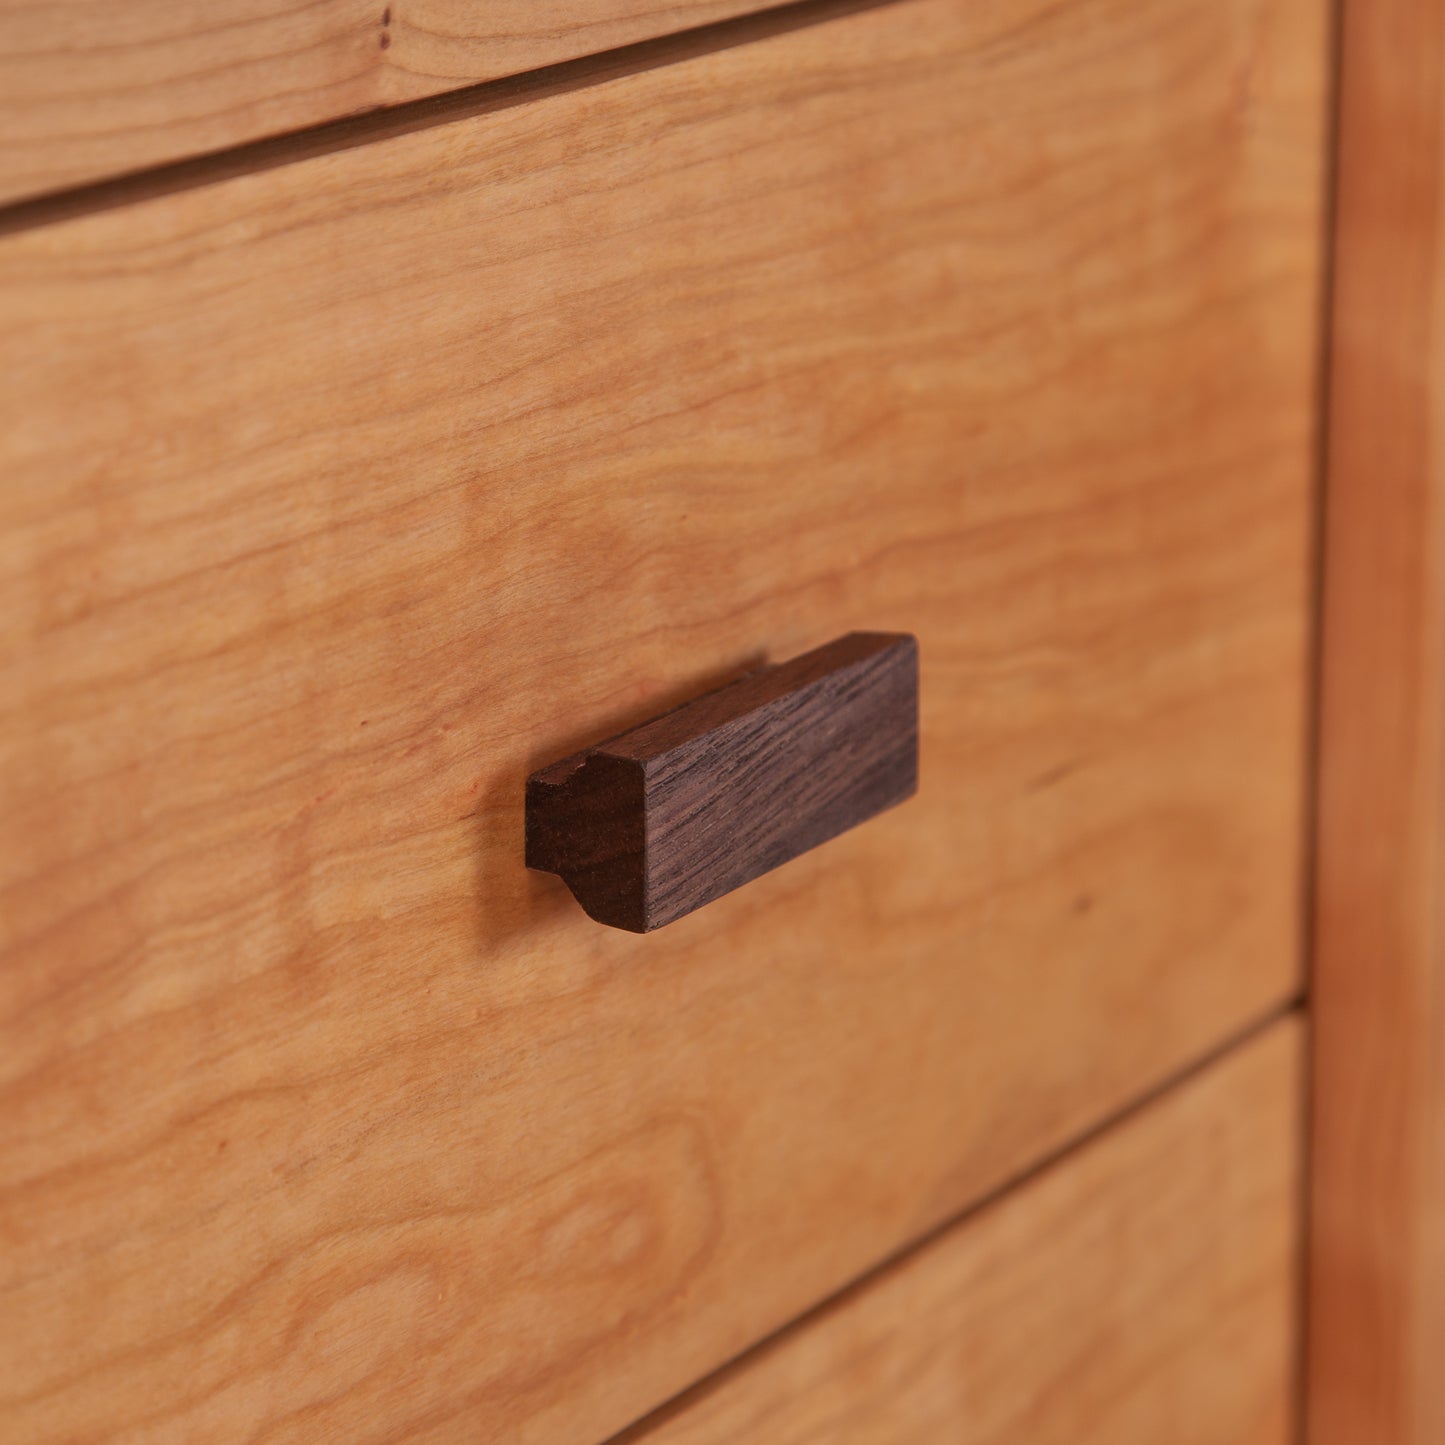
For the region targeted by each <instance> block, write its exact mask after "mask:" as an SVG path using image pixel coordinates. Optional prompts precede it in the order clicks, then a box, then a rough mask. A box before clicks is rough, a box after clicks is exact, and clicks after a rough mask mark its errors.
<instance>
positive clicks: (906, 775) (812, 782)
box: [527, 632, 918, 933]
mask: <svg viewBox="0 0 1445 1445" xmlns="http://www.w3.org/2000/svg"><path fill="white" fill-rule="evenodd" d="M917 787H918V643H917V642H916V641H915V640H914V639H913V638H912V637H909V636H907V635H906V634H903V633H883V632H852V633H849V634H848V636H846V637H840V638H839V639H838V640H837V641H836V642H830V643H828V645H827V646H826V647H820V648H818V649H816V650H815V651H813V652H808V653H804V654H803V656H802V657H795V658H794V659H793V660H792V661H791V662H784V663H781V664H779V665H778V666H776V667H767V668H763V669H762V670H760V671H758V672H754V673H751V674H749V675H748V676H747V677H742V678H739V679H738V681H736V682H734V683H731V684H729V685H728V686H727V687H724V688H721V689H719V690H718V691H717V692H711V693H708V694H706V696H704V697H699V698H696V699H694V700H693V701H692V702H689V703H684V704H683V705H682V706H681V707H678V708H675V709H673V711H671V712H669V713H664V714H663V716H662V717H659V718H654V719H653V721H651V722H648V723H643V724H642V725H641V726H640V727H635V728H633V729H632V730H631V731H630V732H625V733H622V734H620V735H619V736H617V737H615V738H611V739H610V740H609V741H607V742H604V743H598V744H597V745H596V746H595V747H591V748H587V749H585V750H584V751H583V752H580V753H576V754H574V755H573V756H572V757H570V758H564V759H563V760H562V761H561V762H557V763H553V764H552V765H551V766H550V767H546V768H543V769H541V771H540V772H536V773H533V774H532V776H531V777H530V778H529V779H528V780H527V866H528V867H529V868H539V869H541V870H542V871H543V872H544V873H558V874H560V875H561V877H562V879H563V881H564V882H565V883H566V884H567V886H568V887H569V888H570V889H571V890H572V893H573V895H574V896H575V897H576V899H577V901H578V902H579V903H580V904H581V905H582V907H583V908H585V909H586V910H587V912H588V913H589V914H590V915H591V916H592V917H593V918H595V919H596V920H597V921H598V922H599V923H607V924H611V925H612V927H614V928H625V929H628V930H630V931H631V932H633V933H648V932H651V930H652V929H654V928H661V927H662V925H663V924H664V923H671V922H673V920H674V919H678V918H681V917H683V916H684V915H685V914H688V913H691V912H692V911H693V909H695V908H701V907H702V905H703V904H704V903H710V902H711V901H712V900H713V899H714V898H720V897H721V896H722V895H723V894H724V893H729V892H731V891H732V890H733V889H734V888H737V887H739V886H740V885H742V884H744V883H747V882H748V881H750V880H751V879H753V878H756V877H757V876H758V875H759V874H760V873H766V872H767V871H768V870H769V869H770V868H776V867H777V866H778V865H779V864H780V863H786V862H787V861H788V860H789V859H790V858H796V857H797V856H798V854H799V853H804V852H806V851H807V850H808V849H809V848H813V847H816V846H817V845H818V844H819V843H823V842H826V841H827V840H828V839H829V838H832V837H835V836H836V835H837V834H839V833H842V832H844V831H845V830H846V829H848V828H851V827H853V826H854V824H855V823H861V822H863V821H864V820H865V819H867V818H871V817H872V816H873V815H874V814H875V813H881V812H882V811H883V809H884V808H891V807H892V806H893V804H895V803H901V802H902V801H903V800H904V799H905V798H907V797H909V796H911V795H912V794H913V792H914V791H915V790H916V789H917Z"/></svg>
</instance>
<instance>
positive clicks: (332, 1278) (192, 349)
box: [0, 0, 1325, 1442]
mask: <svg viewBox="0 0 1445 1445" xmlns="http://www.w3.org/2000/svg"><path fill="white" fill-rule="evenodd" d="M1323 12H1324V7H1323V6H1322V5H1321V4H1319V3H1316V0H1270V3H1265V4H1260V3H1258V0H1234V3H1225V4H1221V3H1219V0H1207V3H1206V0H1197V3H1189V4H1180V5H1174V6H1169V7H1155V6H1149V5H1141V4H1138V3H1135V0H1127V3H1126V0H1112V3H1111V0H1101V3H1091V4H1087V5H1082V6H1057V5H1053V4H1045V3H1043V0H1039V3H1024V0H1007V3H980V0H918V3H911V4H907V5H900V6H897V7H889V8H885V9H880V10H878V11H874V12H869V13H865V14H858V15H855V16H852V17H850V18H847V19H842V20H839V21H837V22H834V23H830V24H827V25H821V26H818V27H816V28H811V29H807V30H802V31H797V32H794V33H792V34H789V35H786V36H778V37H775V38H773V39H771V40H768V41H765V42H760V43H758V44H756V45H751V46H742V47H737V48H734V49H731V50H729V51H727V52H724V53H720V54H717V55H714V56H709V57H699V58H696V59H694V60H690V61H688V62H686V63H682V64H678V65H676V66H670V67H664V68H659V69H653V70H650V71H647V72H645V73H639V74H636V75H633V76H629V77H619V78H617V79H615V80H613V81H610V82H608V83H606V84H600V85H597V86H594V87H589V88H583V89H576V88H573V89H569V90H567V91H565V92H560V93H558V94H556V95H553V96H548V97H543V98H539V99H536V100H534V101H533V102H531V103H529V104H527V105H524V106H512V107H507V108H502V109H499V110H497V111H495V112H492V113H488V114H482V115H477V116H474V117H472V118H470V119H468V120H465V121H461V122H458V123H456V124H454V125H450V126H446V127H441V128H437V129H433V130H428V131H424V132H417V133H413V134H409V135H406V136H402V137H397V138H395V139H393V140H390V141H387V142H385V143H382V144H377V145H374V146H369V147H365V148H360V149H353V150H348V151H344V152H340V153H337V154H335V155H331V156H326V157H321V158H316V159H313V160H309V161H306V162H304V163H298V164H296V165H294V166H290V167H283V168H278V169H274V170H270V171H267V172H266V173H264V174H257V175H254V176H250V177H245V178H239V179H232V180H228V181H225V182H223V183H219V184H215V185H211V186H208V187H201V188H196V189H192V190H188V191H185V192H183V193H176V194H173V195H170V196H166V197H159V198H156V199H154V200H152V201H150V202H147V203H145V204H143V205H136V206H134V207H131V208H127V209H122V210H115V211H110V212H106V213H103V214H97V215H94V216H91V217H88V218H85V219H79V220H75V221H72V222H67V223H65V224H63V225H56V226H54V227H50V228H46V229H42V230H31V231H24V232H16V233H13V234H11V235H9V236H7V237H4V238H3V239H0V312H3V314H4V315H5V317H6V318H7V324H6V326H5V327H4V328H3V330H0V360H3V363H4V374H5V375H6V377H7V394H6V416H7V425H6V426H5V427H4V428H3V429H0V473H3V475H4V478H5V483H4V486H3V487H0V535H3V536H4V537H5V538H6V543H5V546H4V547H3V548H0V708H3V710H4V711H3V724H0V759H3V763H0V777H3V779H4V787H5V796H4V799H3V804H4V806H3V809H0V819H3V824H0V888H3V890H4V891H3V894H0V1238H3V1240H4V1242H5V1247H4V1249H3V1250H0V1269H3V1270H4V1271H5V1277H4V1280H3V1282H0V1284H3V1290H4V1292H3V1294H0V1299H3V1302H4V1303H3V1310H4V1318H5V1323H6V1329H5V1331H4V1334H5V1338H6V1346H5V1348H4V1350H3V1351H0V1402H3V1408H4V1410H5V1411H6V1416H5V1418H6V1419H7V1420H8V1421H11V1422H13V1429H14V1430H15V1431H17V1432H18V1434H19V1438H22V1439H27V1440H31V1439H33V1440H61V1439H65V1440H93V1439H100V1438H107V1439H109V1438H120V1439H147V1438H156V1437H157V1436H168V1437H170V1438H183V1439H188V1440H194V1439H235V1438H253V1437H257V1438H265V1439H270V1440H316V1439H321V1438H343V1439H348V1440H353V1441H358V1442H363V1441H371V1440H382V1439H390V1438H397V1437H398V1436H405V1437H406V1438H417V1439H435V1440H449V1439H456V1440H471V1439H476V1438H478V1437H479V1436H482V1437H486V1438H492V1439H499V1440H502V1439H504V1440H508V1441H520V1442H535V1441H549V1442H550V1441H576V1440H578V1439H597V1438H599V1437H601V1436H603V1435H605V1434H606V1433H608V1432H609V1431H611V1430H615V1429H618V1428H621V1427H622V1426H623V1425H625V1424H626V1423H627V1422H628V1421H630V1420H633V1419H636V1418H637V1417H638V1416H639V1415H641V1414H642V1413H644V1412H645V1411H646V1410H647V1409H649V1408H651V1407H652V1406H654V1405H655V1404H657V1403H658V1402H659V1401H661V1400H663V1399H666V1398H668V1397H670V1396H671V1395H673V1394H675V1393H676V1392H677V1391H678V1390H680V1389H682V1388H683V1387H685V1386H686V1385H687V1384H689V1383H690V1382H691V1381H693V1380H695V1379H697V1378H698V1377H699V1376H700V1375H701V1374H703V1373H705V1372H706V1371H708V1370H710V1369H712V1368H715V1367H716V1366H717V1365H718V1364H719V1363H720V1362H722V1361H723V1360H725V1359H728V1358H731V1357H732V1356H734V1355H736V1354H737V1353H738V1352H739V1351H740V1350H742V1349H743V1348H745V1347H746V1346H747V1345H749V1344H750V1343H752V1342H753V1341H755V1340H756V1339H758V1338H759V1337H761V1336H762V1335H763V1334H765V1333H766V1332H768V1331H770V1330H773V1329H776V1328H777V1327H779V1326H780V1325H782V1324H784V1323H785V1322H786V1321H787V1320H789V1319H791V1318H793V1317H794V1316H795V1315H796V1314H797V1313H798V1312H799V1311H800V1310H802V1309H804V1308H805V1307H807V1306H809V1305H810V1304H812V1303H813V1302H815V1301H817V1300H818V1299H820V1298H822V1297H824V1296H825V1295H827V1294H830V1293H832V1292H833V1291H835V1290H836V1289H837V1288H839V1287H840V1286H841V1285H842V1284H843V1283H844V1282H845V1281H847V1280H849V1279H851V1278H854V1277H856V1276H857V1275H858V1274H859V1273H861V1272H862V1271H864V1270H865V1269H867V1268H869V1267H871V1266H872V1265H874V1264H875V1263H876V1262H877V1261H878V1260H879V1259H881V1258H883V1257H885V1256H886V1255H888V1254H889V1253H891V1252H892V1251H894V1250H896V1249H897V1248H898V1247H899V1246H900V1245H901V1244H903V1243H904V1242H905V1241H907V1240H909V1239H910V1238H914V1237H916V1236H917V1235H919V1234H920V1233H921V1232H922V1231H924V1230H926V1229H929V1228H931V1227H933V1226H935V1225H936V1224H938V1223H939V1222H940V1221H941V1220H944V1219H946V1218H948V1217H950V1216H951V1215H953V1214H954V1213H955V1212H956V1211H957V1210H959V1209H960V1208H961V1207H963V1206H965V1205H967V1204H968V1203H969V1202H970V1201H973V1200H976V1199H977V1198H979V1197H980V1196H981V1195H982V1194H983V1193H985V1192H986V1191H988V1190H991V1189H993V1188H996V1187H997V1186H999V1185H1000V1184H1001V1183H1002V1182H1004V1181H1005V1180H1007V1179H1009V1178H1011V1177H1013V1176H1014V1175H1016V1174H1017V1172H1018V1171H1020V1170H1021V1169H1024V1168H1026V1167H1028V1166H1029V1164H1030V1163H1031V1162H1032V1161H1035V1160H1036V1159H1038V1158H1039V1157H1041V1156H1042V1155H1044V1154H1045V1153H1046V1152H1048V1151H1051V1150H1053V1149H1056V1148H1057V1147H1059V1146H1060V1145H1061V1144H1063V1143H1064V1142H1066V1141H1067V1140H1069V1139H1070V1138H1072V1137H1074V1136H1075V1135H1077V1134H1078V1133H1079V1132H1080V1131H1082V1130H1084V1129H1087V1128H1089V1127H1091V1126H1092V1125H1094V1124H1095V1123H1096V1122H1097V1121H1098V1120H1099V1119H1101V1118H1102V1117H1104V1116H1105V1115H1106V1114H1107V1113H1108V1112H1110V1111H1112V1110H1114V1109H1117V1108H1118V1107H1120V1106H1122V1105H1123V1104H1125V1103H1126V1102H1128V1101H1129V1100H1131V1099H1132V1098H1134V1097H1136V1096H1137V1095H1138V1093H1139V1092H1140V1091H1141V1090H1143V1089H1146V1088H1148V1087H1151V1086H1152V1085H1154V1084H1155V1083H1156V1082H1157V1081H1158V1080H1160V1079H1161V1078H1163V1077H1165V1076H1167V1075H1168V1074H1169V1073H1170V1072H1172V1071H1173V1070H1174V1069H1176V1068H1177V1067H1179V1065H1180V1064H1181V1063H1182V1062H1183V1061H1185V1060H1188V1059H1191V1058H1193V1057H1195V1056H1197V1055H1199V1054H1201V1053H1203V1052H1204V1051H1206V1050H1209V1049H1211V1048H1213V1047H1215V1046H1216V1045H1217V1044H1218V1042H1219V1041H1220V1040H1221V1039H1223V1038H1225V1037H1227V1036H1230V1035H1231V1034H1232V1033H1233V1032H1234V1031H1235V1030H1237V1029H1239V1028H1240V1027H1242V1026H1243V1025H1244V1024H1245V1023H1247V1022H1248V1021H1250V1020H1252V1019H1254V1018H1256V1017H1258V1016H1260V1015H1262V1014H1264V1013H1265V1012H1267V1011H1268V1010H1270V1009H1272V1008H1274V1007H1276V1006H1277V1005H1278V1003H1279V1001H1280V1000H1282V999H1284V998H1287V997H1288V996H1290V995H1291V994H1292V992H1293V991H1294V990H1295V989H1296V987H1297V982H1298V977H1297V961H1296V960H1297V953H1298V927H1297V912H1298V908H1297V896H1298V881H1299V866H1298V860H1299V853H1300V814H1301V779H1302V776H1303V771H1304V760H1303V756H1302V744H1301V739H1302V736H1303V724H1302V719H1303V711H1304V701H1305V694H1304V686H1305V651H1306V648H1305V641H1306V636H1305V635H1306V599H1307V593H1308V562H1307V555H1308V539H1309V533H1310V524H1309V507H1310V467H1309V454H1310V439H1311V435H1312V425H1313V414H1312V392H1313V387H1312V378H1313V375H1314V363H1313V353H1314V345H1315V330H1314V311H1315V300H1316V296H1317V288H1318V281H1319V262H1318V251H1317V245H1318V240H1317V238H1318V226H1319V222H1320V171H1321V156H1322V134H1321V126H1320V120H1321V114H1322V90H1323V84H1324V29H1325V25H1324V20H1325V17H1324V13H1323ZM854 628H859V629H868V630H876V631H897V632H912V633H915V634H916V635H917V637H918V639H919V647H920V658H921V668H922V674H921V675H922V695H921V696H922V702H921V709H922V711H921V760H922V761H921V780H920V790H919V793H918V796H917V797H916V798H915V799H913V800H912V801H910V802H907V803H905V804H903V805H902V806H900V807H898V808H896V809H894V810H892V811H891V812H889V813H887V814H884V815H882V816H880V817H878V818H876V819H874V820H873V821H870V822H869V823H867V824H866V825H864V826H862V827H861V828H859V829H857V830H855V831H853V832H851V833H848V834H845V835H844V836H842V837H840V838H838V839H835V840H834V841H832V842H830V843H827V844H825V845H823V846H822V847H820V848H819V849H817V850H816V851H814V852H812V853H810V854H807V855H805V856H804V857H802V858H799V859H797V860H795V861H794V862H792V863H789V864H787V865H786V866H784V867H783V868H781V869H779V870H777V871H776V872H774V873H772V874H769V875H767V876H765V877H763V878H760V879H758V880H756V881H755V882H753V883H750V884H748V885H747V886H746V887H744V888H742V889H739V890H738V891H737V892H735V893H733V894H730V895H728V896H727V897H726V898H723V899H720V900H718V901H717V902H715V903H711V904H709V905H708V906H707V907H706V908H705V909H703V910H701V911H700V912H698V913H696V914H693V915H692V916H690V917H688V918H684V919H682V920H681V921H679V922H677V923H675V924H672V925H670V926H669V927H668V928H666V929H664V930H662V931H661V932H659V933H657V934H655V935H652V936H650V937H647V938H638V937H634V936H631V935H626V934H623V933H620V932H617V931H613V930H607V929H604V928H601V927H599V926H597V925H596V924H594V923H592V922H591V921H589V920H588V919H587V918H586V917H585V916H583V914H582V913H581V911H580V910H579V909H578V907H577V906H576V904H575V903H574V902H573V901H572V899H571V898H570V897H569V895H568V894H567V891H566V889H565V887H564V886H563V885H562V883H561V882H560V881H558V880H557V879H556V878H553V877H550V876H544V875H540V874H529V873H528V872H526V871H525V870H524V868H523V864H522V846H523V840H522V808H523V789H524V782H525V779H526V777H527V776H528V774H529V773H530V772H531V771H532V770H533V769H534V768H536V767H538V766H540V765H542V764H544V763H547V762H549V761H551V760H553V759H555V758H558V757H562V756H565V755H566V754H567V753H569V752H571V751H573V750H575V749H577V748H580V747H582V746H584V745H586V744H588V743H591V742H593V741H595V740H597V739H598V738H601V737H603V736H606V735H607V734H609V733H612V732H615V731H617V730H619V729H620V728H623V727H625V726H627V725H628V724H630V723H634V722H638V721H640V720H642V719H644V718H647V717H650V716H653V715H655V714H656V713H657V712H658V711H659V710H660V709H661V708H662V707H663V706H665V705H667V704H668V703H670V702H673V701H677V700H680V699H681V698H683V697H686V696H689V695H691V694H692V693H694V692H696V691H697V690H699V689H700V688H701V687H703V686H706V685H708V684H711V683H714V682H718V681H722V680H725V679H727V678H729V677H732V676H734V675H736V674H737V673H738V672H739V671H740V670H741V669H743V668H746V667H748V666H751V665H754V664H755V663H757V662H758V661H759V660H760V659H761V658H762V657H763V656H764V655H766V656H768V657H771V658H774V659H782V658H787V657H791V656H794V655H796V654H798V653H800V652H803V651H805V650H806V649H807V648H809V647H811V646H814V645H816V644H818V643H821V642H824V641H826V640H827V639H829V638H831V637H835V636H837V635H839V634H841V633H843V632H846V631H848V630H850V629H854Z"/></svg>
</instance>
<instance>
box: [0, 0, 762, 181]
mask: <svg viewBox="0 0 1445 1445" xmlns="http://www.w3.org/2000/svg"><path fill="white" fill-rule="evenodd" d="M777 3H779V0H205V3H203V4H201V3H196V4H186V3H180V0H0V31H3V33H4V36H5V44H4V47H3V48H0V136H3V138H4V144H3V145H0V201H9V200H15V199H17V198H20V197H24V196H30V195H36V194H39V193H42V192H46V191H53V190H57V189H61V188H63V187H66V186H73V185H77V184H80V183H83V182H86V181H94V180H100V179H103V178H105V177H109V176H114V175H122V174H125V173H127V172H130V171H134V170H138V169H140V168H142V167H145V166H153V165H158V164H162V163H164V162H167V161H174V160H180V159H184V158H185V157H188V156H193V155H197V154H199V153H202V152H205V151H213V150H219V149H222V148H224V147H227V146H234V145H239V144H242V143H244V142H246V141H254V140H258V139H261V138H263V137H266V136H272V135H276V134H279V133H281V132H284V131H292V130H299V129H301V128H302V127H304V126H311V125H318V124H321V123H323V122H326V121H332V120H337V119H340V118H342V117H344V116H351V115H356V114H358V113H360V112H364V111H371V110H376V109H378V108H379V107H384V106H391V105H396V104H398V103H400V102H403V101H410V100H419V99H422V98H423V97H426V96H431V95H437V94H441V93H443V92H446V91H450V90H456V89H457V88H459V87H461V86H466V85H472V84H475V83H477V82H479V81H484V80H494V79H496V78H498V77H501V76H508V75H517V74H520V73H521V72H523V71H527V70H533V69H536V68H538V67H541V66H546V65H554V64H556V63H557V62H559V61H565V60H571V59H574V58H576V57H578V56H582V55H590V54H595V53H596V52H598V51H603V50H608V49H611V48H613V47H616V46H621V45H627V44H630V43H633V42H636V41H639V40H646V39H650V38H652V37H654V36H659V35H666V34H670V33H674V32H676V31H679V30H682V29H685V28H687V27H690V26H697V25H705V24H707V23H709V22H711V21H716V20H723V19H727V18H729V17H731V16H734V15H740V14H743V13H746V12H749V11H754V10H765V9H769V8H771V6H772V5H774V4H777Z"/></svg>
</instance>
